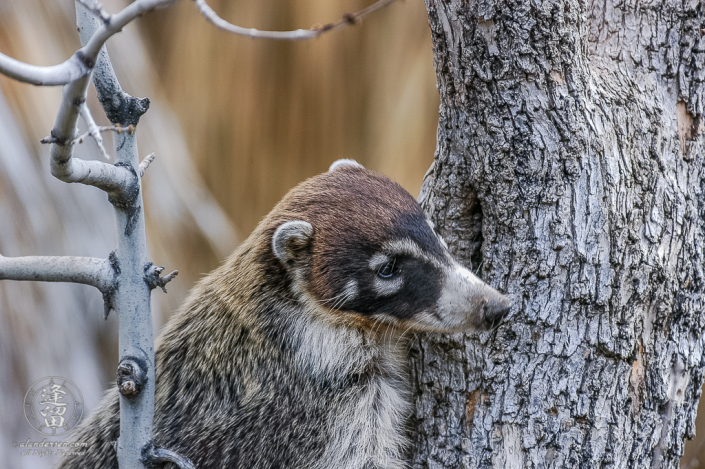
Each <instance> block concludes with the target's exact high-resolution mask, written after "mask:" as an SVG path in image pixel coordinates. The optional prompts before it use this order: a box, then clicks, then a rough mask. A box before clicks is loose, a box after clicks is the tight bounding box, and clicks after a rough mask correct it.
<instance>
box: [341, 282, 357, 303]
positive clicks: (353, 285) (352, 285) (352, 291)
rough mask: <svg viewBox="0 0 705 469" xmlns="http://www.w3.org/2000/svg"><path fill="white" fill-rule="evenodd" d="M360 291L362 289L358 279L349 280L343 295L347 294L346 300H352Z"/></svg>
mask: <svg viewBox="0 0 705 469" xmlns="http://www.w3.org/2000/svg"><path fill="white" fill-rule="evenodd" d="M359 292H360V289H359V288H358V286H357V281H356V280H349V281H348V283H346V284H345V289H344V290H343V295H344V296H345V301H350V300H352V299H354V298H356V297H357V294H358V293H359Z"/></svg>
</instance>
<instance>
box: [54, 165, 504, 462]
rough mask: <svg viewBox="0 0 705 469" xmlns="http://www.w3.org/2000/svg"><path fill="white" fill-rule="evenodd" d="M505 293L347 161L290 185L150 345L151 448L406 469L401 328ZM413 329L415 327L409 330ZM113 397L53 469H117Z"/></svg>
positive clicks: (477, 311)
mask: <svg viewBox="0 0 705 469" xmlns="http://www.w3.org/2000/svg"><path fill="white" fill-rule="evenodd" d="M508 311H509V302H508V300H507V299H506V298H505V297H504V296H503V295H501V294H500V293H498V292H497V291H496V290H494V289H492V288H491V287H489V286H488V285H486V284H485V283H483V282H482V281H481V280H479V279H478V278H477V277H475V276H474V275H473V274H472V273H470V272H469V271H468V270H467V269H465V268H463V267H461V266H460V265H459V264H458V263H457V262H456V261H455V260H454V259H453V258H452V257H451V255H450V254H449V252H448V249H447V247H446V246H445V243H444V242H443V240H442V239H441V238H440V237H439V236H438V235H436V233H435V232H434V230H433V228H432V227H431V225H430V223H429V222H428V221H427V219H426V217H425V215H424V212H423V211H422V210H421V208H420V207H419V205H418V204H417V202H416V200H415V199H414V198H413V197H412V196H411V195H410V194H409V193H408V192H406V191H405V190H404V189H402V188H401V186H399V185H398V184H396V183H394V182H392V181H391V180H390V179H388V178H387V177H385V176H382V175H380V174H377V173H375V172H372V171H370V170H367V169H365V168H363V167H362V166H361V165H359V164H358V163H356V162H354V161H352V160H339V161H337V162H336V163H334V164H333V165H332V166H331V169H330V170H329V172H327V173H324V174H321V175H319V176H316V177H313V178H311V179H308V180H307V181H304V182H303V183H301V184H300V185H298V186H297V187H295V188H294V189H292V190H291V191H290V192H289V193H288V194H287V195H286V196H285V197H284V199H283V200H282V201H281V202H279V204H278V205H277V206H276V207H275V208H274V210H272V211H271V213H269V215H267V216H266V217H265V218H264V220H263V221H262V222H261V223H260V224H259V226H257V228H256V229H255V231H254V232H253V233H252V235H251V236H250V237H249V238H248V239H247V240H246V241H245V242H244V243H243V244H242V245H241V246H240V247H239V248H238V249H237V250H236V251H235V252H234V253H233V254H232V255H231V256H230V258H228V259H227V261H226V262H225V263H224V264H223V265H222V266H221V267H220V268H218V269H216V270H215V271H214V272H213V273H211V274H210V275H208V276H207V277H205V278H204V279H203V280H202V281H201V282H200V283H199V284H198V285H197V286H196V287H195V288H194V289H193V291H192V292H191V293H190V296H189V298H188V300H187V301H186V304H185V305H184V307H183V308H182V309H181V310H180V312H178V313H177V314H176V315H175V316H174V317H173V318H172V319H171V320H170V321H169V322H168V324H167V325H166V326H165V328H164V330H163V332H162V333H161V335H160V337H159V338H158V339H157V349H156V356H155V357H156V397H155V401H156V404H155V416H154V432H153V433H154V443H155V444H156V445H157V446H160V447H164V448H167V449H170V450H173V451H176V452H178V453H180V454H181V455H183V456H186V457H188V458H190V459H191V460H192V461H193V463H194V464H195V466H196V467H197V468H200V469H206V468H247V469H255V468H262V469H271V468H292V469H293V468H311V469H314V468H320V469H323V468H326V469H331V468H360V469H362V468H379V469H382V468H402V467H405V463H404V460H403V452H404V448H405V431H404V422H405V418H406V417H407V413H408V411H409V410H410V395H409V392H408V383H407V381H408V378H407V375H406V370H405V367H406V361H407V358H406V353H405V352H406V350H405V347H404V339H403V336H405V333H406V332H407V331H409V330H412V331H440V332H456V331H466V330H471V329H475V330H486V329H489V328H492V327H494V326H495V325H496V324H498V322H500V321H501V320H502V319H503V318H504V317H505V315H506V314H507V312H508ZM407 335H408V334H407ZM118 436H119V404H118V391H117V389H116V388H113V389H112V390H110V391H109V392H108V394H107V395H106V397H105V399H104V401H103V402H102V403H101V405H100V407H99V408H98V410H97V411H96V412H95V413H94V414H93V415H92V416H91V417H90V418H89V419H87V420H86V421H85V422H84V423H83V424H82V427H81V428H80V429H79V430H78V432H77V434H76V435H75V437H74V438H75V439H76V440H77V441H80V442H82V443H87V451H86V453H85V455H83V456H69V457H67V458H66V459H65V460H63V461H62V463H61V465H60V468H63V469H70V468H82V469H87V468H117V467H118V466H117V456H116V453H115V450H114V447H113V442H114V441H115V440H116V439H117V438H118Z"/></svg>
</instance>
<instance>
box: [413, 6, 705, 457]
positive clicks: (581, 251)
mask: <svg viewBox="0 0 705 469" xmlns="http://www.w3.org/2000/svg"><path fill="white" fill-rule="evenodd" d="M636 3H637V2H617V1H614V0H603V1H600V2H581V1H579V0H565V1H563V0H545V1H540V0H536V1H523V0H518V1H511V0H506V1H502V0H480V1H473V2H467V1H463V0H426V5H427V7H428V11H429V20H430V26H431V30H432V36H433V43H434V57H435V60H434V62H435V67H436V71H437V77H438V88H439V91H440V95H441V107H440V121H439V125H438V147H437V150H436V155H435V162H434V164H433V166H432V168H431V170H430V171H429V173H428V174H427V177H426V179H425V181H424V187H423V189H422V192H421V196H420V201H421V203H422V204H423V206H424V208H425V209H426V210H427V211H428V212H429V213H430V215H431V217H432V219H433V221H434V222H435V223H436V226H437V227H439V231H440V233H441V234H442V235H443V236H444V237H445V239H446V240H447V242H448V244H449V245H450V246H451V249H452V250H453V251H454V253H455V254H456V255H457V256H458V258H459V259H460V260H461V261H463V262H465V264H467V265H471V264H472V266H473V268H474V270H477V269H479V271H480V272H479V273H480V274H481V277H482V278H483V279H484V280H486V281H487V282H488V283H490V284H491V285H493V286H495V287H498V288H499V289H500V290H503V291H506V292H507V293H508V294H509V295H510V297H511V298H512V300H513V304H514V306H513V313H512V314H513V316H512V317H511V319H510V320H509V321H508V322H507V323H506V324H504V325H502V326H501V327H500V328H499V329H498V330H497V331H495V332H492V333H483V334H481V335H478V336H463V335H454V336H433V337H426V338H423V339H420V340H418V341H416V342H415V344H414V347H413V349H412V359H411V364H412V370H413V379H414V383H415V384H414V385H415V386H416V407H417V408H416V414H415V418H414V420H413V438H414V447H413V450H412V451H413V455H412V460H413V466H414V467H429V468H456V467H473V468H474V467H483V468H484V467H498V468H499V467H532V468H533V467H536V468H538V467H542V468H543V467H556V468H558V467H561V468H575V467H583V468H596V467H620V468H622V467H624V468H626V467H638V468H647V467H677V465H678V460H679V457H680V455H681V454H682V452H683V446H684V439H685V437H691V438H692V436H693V435H694V430H695V413H696V410H697V403H698V400H699V397H700V387H701V385H702V382H703V369H704V365H705V363H704V361H703V353H702V349H703V345H704V344H705V341H704V339H703V329H704V327H705V314H704V312H703V290H704V289H705V282H704V272H703V261H704V259H703V249H704V248H705V238H704V236H705V232H704V228H705V222H704V215H705V194H704V193H703V189H704V188H705V186H704V184H705V171H704V170H703V158H704V157H703V146H704V145H703V143H704V141H705V139H704V137H703V134H702V129H703V125H702V122H703V121H702V115H703V86H704V85H703V80H704V79H705V70H704V68H703V64H704V62H705V40H704V39H703V38H702V30H701V28H704V27H705V24H704V21H705V19H704V17H703V6H702V4H701V3H700V2H697V1H683V2H675V1H654V2H650V3H648V4H636Z"/></svg>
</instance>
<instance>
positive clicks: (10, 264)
mask: <svg viewBox="0 0 705 469" xmlns="http://www.w3.org/2000/svg"><path fill="white" fill-rule="evenodd" d="M0 280H33V281H40V282H73V283H83V284H85V285H92V286H94V287H96V288H97V289H98V290H100V291H101V292H102V293H104V294H105V293H107V292H108V291H110V290H111V289H113V288H114V287H115V280H114V272H113V268H112V266H111V264H110V261H109V260H107V259H97V258H94V257H57V256H26V257H4V256H2V255H0Z"/></svg>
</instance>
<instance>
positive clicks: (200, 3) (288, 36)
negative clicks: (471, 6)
mask: <svg viewBox="0 0 705 469" xmlns="http://www.w3.org/2000/svg"><path fill="white" fill-rule="evenodd" d="M194 1H195V2H196V6H197V7H198V10H199V11H200V12H201V15H203V17H204V18H205V19H206V20H207V21H208V22H209V23H211V24H213V25H215V27H217V28H218V29H222V30H223V31H227V32H229V33H233V34H238V35H240V36H245V37H249V38H253V39H279V40H285V41H301V40H306V39H314V38H317V37H318V36H320V35H321V34H323V33H326V32H328V31H332V30H334V29H337V28H339V27H342V26H347V25H352V24H355V23H357V22H358V21H360V20H361V19H362V18H363V17H364V16H367V15H368V14H370V13H372V12H374V11H376V10H379V9H380V8H383V7H386V6H387V5H390V4H392V3H394V2H395V1H396V0H379V1H378V2H376V3H373V4H372V5H370V6H368V7H367V8H364V9H362V10H360V11H358V12H356V13H346V14H344V15H343V17H342V18H341V19H340V20H338V21H336V22H335V23H328V24H325V25H322V26H320V25H317V26H313V27H311V29H297V30H295V31H260V30H258V29H254V28H243V27H241V26H236V25H234V24H232V23H228V22H227V21H225V20H224V19H223V18H221V17H220V16H218V14H217V13H216V12H215V11H213V9H212V8H211V7H210V6H209V5H208V4H207V3H206V0H194Z"/></svg>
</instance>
